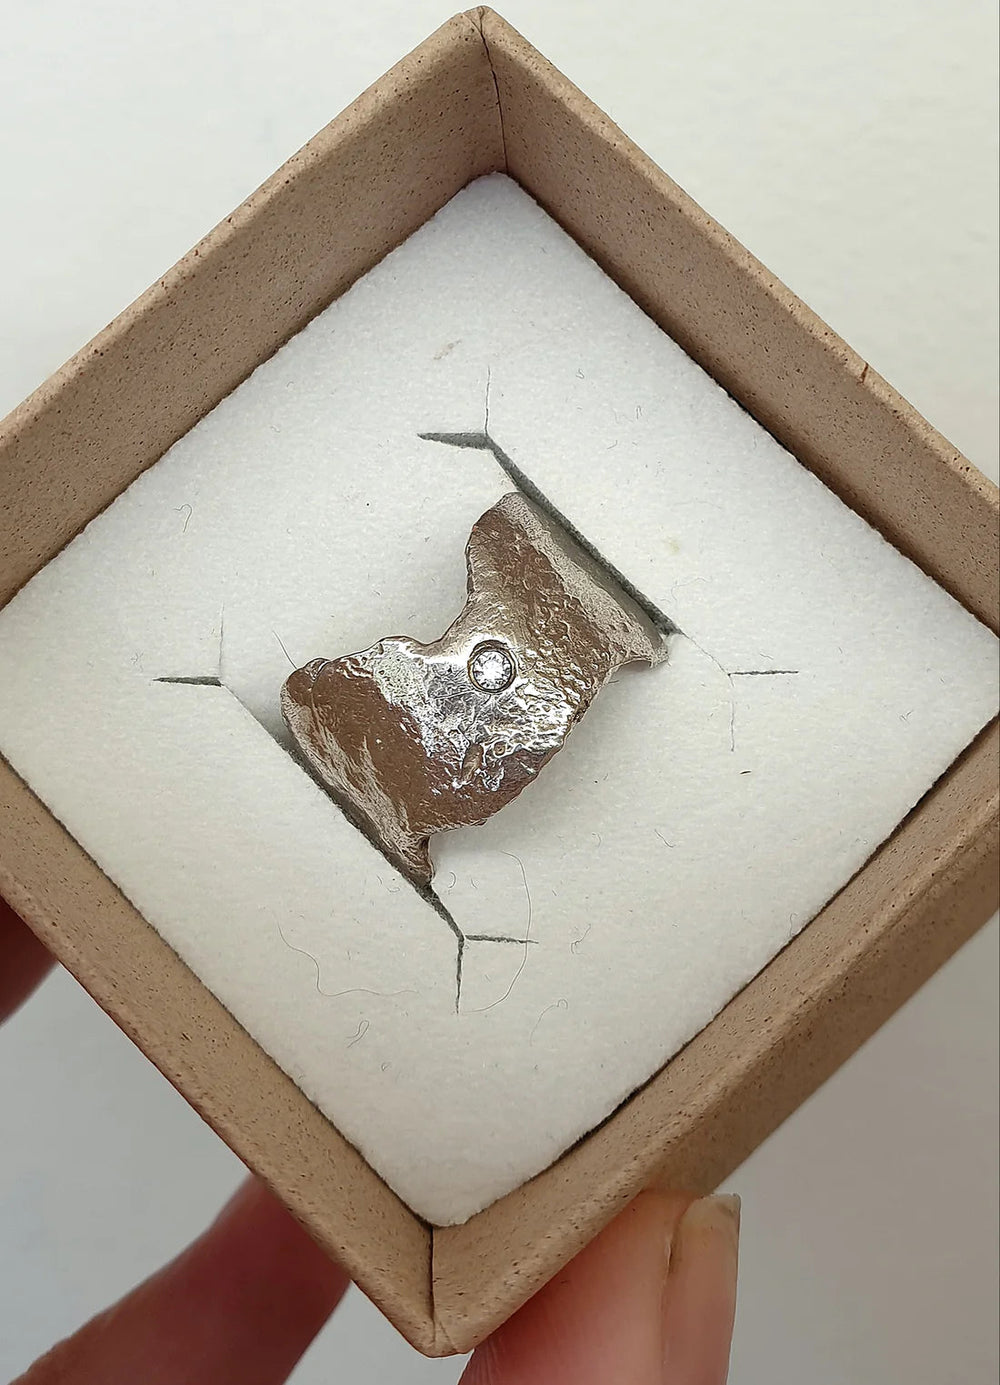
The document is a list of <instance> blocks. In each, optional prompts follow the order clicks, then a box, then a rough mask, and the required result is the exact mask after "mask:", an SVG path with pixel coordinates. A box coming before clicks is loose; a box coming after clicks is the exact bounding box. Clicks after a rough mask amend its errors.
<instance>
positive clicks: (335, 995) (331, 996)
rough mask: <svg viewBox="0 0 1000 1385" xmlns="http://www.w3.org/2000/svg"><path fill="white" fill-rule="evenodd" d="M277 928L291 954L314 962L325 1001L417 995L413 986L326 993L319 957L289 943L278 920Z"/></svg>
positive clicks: (362, 987)
mask: <svg viewBox="0 0 1000 1385" xmlns="http://www.w3.org/2000/svg"><path fill="white" fill-rule="evenodd" d="M275 927H276V928H277V930H278V935H279V937H280V938H281V941H282V942H283V943H284V944H285V946H286V947H287V948H288V950H289V951H290V952H298V953H299V954H300V955H301V956H303V957H308V958H309V960H310V962H312V964H313V966H314V967H315V968H316V978H315V980H316V991H317V994H319V995H321V996H323V998H324V999H325V1000H339V998H340V997H341V996H345V995H370V996H377V997H378V998H379V999H380V1000H392V999H394V998H395V997H396V996H399V995H416V994H417V992H416V990H415V989H414V988H413V987H412V986H404V987H403V989H402V990H399V991H376V990H373V989H372V988H371V987H369V986H347V987H346V988H345V989H344V990H342V991H324V989H323V984H322V977H323V974H322V970H321V968H320V964H319V959H318V958H317V957H314V956H313V954H312V953H311V952H308V951H307V950H306V949H305V948H304V947H298V946H296V944H295V943H292V942H289V940H288V939H287V938H286V937H285V930H284V929H283V928H282V926H281V924H280V923H278V921H277V920H275ZM348 1047H350V1045H348Z"/></svg>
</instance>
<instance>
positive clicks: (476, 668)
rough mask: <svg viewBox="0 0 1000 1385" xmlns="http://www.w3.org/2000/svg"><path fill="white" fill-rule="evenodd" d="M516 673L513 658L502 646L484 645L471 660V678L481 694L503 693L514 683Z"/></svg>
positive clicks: (473, 653)
mask: <svg viewBox="0 0 1000 1385" xmlns="http://www.w3.org/2000/svg"><path fill="white" fill-rule="evenodd" d="M516 671H517V670H516V667H515V664H514V660H513V658H512V657H511V655H510V653H509V652H508V651H507V650H506V649H504V647H503V645H501V644H482V645H480V646H479V648H478V649H474V650H473V652H472V658H471V659H470V660H469V677H470V679H471V680H472V682H473V684H474V685H475V686H476V687H477V688H478V689H479V690H480V692H486V693H496V692H503V690H504V688H509V687H510V685H511V683H513V681H514V674H515V673H516Z"/></svg>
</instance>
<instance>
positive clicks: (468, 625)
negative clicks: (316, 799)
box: [281, 491, 665, 886]
mask: <svg viewBox="0 0 1000 1385" xmlns="http://www.w3.org/2000/svg"><path fill="white" fill-rule="evenodd" d="M466 560H467V564H468V589H469V597H468V601H467V602H466V605H465V607H464V609H463V610H462V612H461V614H460V615H459V617H458V619H457V620H455V621H454V623H453V624H452V625H451V626H450V627H449V629H448V630H447V631H446V632H445V634H444V635H443V636H442V637H441V639H439V640H436V641H434V642H433V643H431V644H418V643H417V642H416V641H415V640H412V639H408V638H406V637H405V636H398V637H396V636H394V637H392V638H389V639H383V640H379V642H378V643H377V644H375V645H373V646H372V647H371V648H370V649H366V650H364V651H363V652H361V653H359V654H349V655H346V656H344V657H342V658H338V659H314V660H312V661H311V662H310V663H308V664H306V665H305V667H303V668H300V669H297V670H296V671H295V672H294V673H293V674H292V675H291V676H290V677H289V678H288V680H287V681H286V683H285V685H284V687H283V688H282V692H281V708H282V713H283V715H284V717H285V721H286V722H287V724H288V727H289V729H290V731H291V733H292V735H293V737H294V738H295V741H296V743H297V745H298V746H299V748H300V750H301V751H302V753H303V754H304V756H305V758H306V760H307V762H308V764H309V765H310V767H311V768H312V770H313V772H314V773H315V774H316V775H317V777H318V778H319V779H320V781H321V782H322V783H323V784H324V785H325V786H326V788H327V789H328V790H329V792H330V793H331V795H332V796H333V797H334V798H335V799H336V801H337V802H338V803H339V804H340V805H341V807H343V808H344V810H345V811H346V812H347V813H348V815H349V816H350V817H351V818H352V820H354V821H355V822H356V823H357V824H358V826H359V827H361V829H362V830H363V831H365V832H366V833H367V834H368V835H369V836H370V837H371V839H372V840H373V841H375V842H376V843H377V844H378V846H379V847H380V848H381V849H382V850H383V851H384V852H385V854H386V855H387V856H388V857H389V859H390V860H392V861H393V862H394V863H396V864H397V865H399V866H400V867H401V869H402V870H403V871H404V872H405V873H406V874H407V875H408V876H409V877H410V879H411V880H413V881H414V882H415V883H416V884H418V885H422V886H425V885H428V884H429V883H430V879H431V874H432V867H431V862H430V856H429V853H428V849H427V842H428V838H429V837H430V836H431V835H432V834H433V833H435V832H440V831H443V830H445V829H447V828H452V827H463V826H468V825H470V824H473V823H482V822H485V820H486V819H487V818H488V817H490V816H491V815H492V814H493V813H495V812H496V811H497V810H498V809H499V808H502V807H503V805H504V804H505V803H508V802H509V801H510V800H511V799H512V798H514V797H515V795H517V794H519V793H520V792H521V790H522V789H523V788H524V787H525V786H526V785H527V784H529V783H530V782H531V780H532V779H533V778H534V777H535V775H536V774H537V773H538V771H539V770H540V769H541V768H542V766H543V765H544V764H545V763H546V761H548V760H549V759H551V757H552V756H553V755H554V754H555V753H556V751H557V750H558V749H559V747H560V746H561V745H562V744H563V741H564V740H565V739H566V736H567V734H568V733H569V731H570V730H571V728H572V727H573V725H574V723H575V722H577V721H578V720H579V719H580V717H581V716H582V715H583V713H584V712H585V711H586V710H587V707H588V706H589V705H590V703H591V701H592V700H593V698H594V697H595V695H596V694H597V693H598V692H599V691H600V689H601V688H602V687H603V686H604V684H605V683H606V682H607V681H608V679H609V678H610V677H611V675H612V674H613V673H614V672H615V670H616V669H618V668H620V667H621V665H622V664H625V663H629V662H631V661H632V660H635V659H643V660H647V661H648V662H650V663H655V662H657V661H659V660H660V659H662V658H663V657H664V656H665V642H664V638H663V636H662V635H661V633H660V632H659V631H658V630H657V628H656V627H655V625H654V624H653V623H652V621H651V620H650V619H649V618H648V617H647V616H646V615H645V614H644V613H643V612H642V611H641V610H640V609H639V608H638V607H637V606H636V605H635V604H634V603H633V602H632V601H631V600H630V599H629V598H628V597H627V596H626V595H625V593H624V592H621V591H619V590H618V589H617V586H616V584H615V583H614V582H613V580H612V579H611V578H610V577H608V575H607V574H605V573H604V572H603V571H602V570H601V568H600V567H599V566H598V565H597V564H596V563H595V562H594V561H593V560H592V559H591V558H590V557H589V556H588V555H587V554H585V553H584V552H583V551H582V550H581V549H580V548H579V547H578V546H577V545H576V544H575V543H574V541H573V540H572V539H571V538H570V537H569V535H568V534H566V533H565V531H564V530H563V529H562V528H561V527H560V526H558V525H557V524H555V523H554V522H553V521H550V520H549V519H547V518H546V517H545V516H544V514H543V513H542V512H541V511H540V510H539V509H538V508H537V507H536V506H535V505H533V504H532V503H531V502H530V501H529V500H527V499H526V498H525V497H524V496H523V495H521V494H520V493H519V492H516V491H515V492H512V493H510V494H509V495H505V496H503V497H502V499H501V500H500V501H498V503H497V504H496V505H494V506H493V507H492V509H490V510H487V512H486V513H485V514H484V515H482V516H481V517H480V519H478V520H477V521H476V523H475V525H474V526H473V528H472V532H471V534H470V537H469V543H468V547H467V549H466ZM494 653H495V654H496V655H497V656H498V657H493V654H494ZM505 661H509V662H505ZM510 663H512V665H513V676H512V677H510V678H509V681H508V678H507V675H508V674H509V673H510ZM501 669H502V670H503V676H502V677H501V676H500V672H499V671H500V670H501ZM490 673H492V675H493V676H495V677H496V680H497V681H498V682H502V683H504V684H505V686H502V687H501V688H500V689H499V690H498V691H495V692H491V691H484V690H483V689H482V687H480V686H477V681H482V679H483V678H487V681H488V674H490Z"/></svg>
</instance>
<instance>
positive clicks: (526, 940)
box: [464, 851, 534, 1015]
mask: <svg viewBox="0 0 1000 1385" xmlns="http://www.w3.org/2000/svg"><path fill="white" fill-rule="evenodd" d="M501 855H503V856H509V857H510V859H511V860H512V861H516V862H517V866H518V869H519V870H520V872H521V882H522V884H523V885H524V896H525V899H526V900H527V902H528V917H527V920H526V922H525V926H524V937H523V938H521V939H518V940H517V941H520V942H521V944H522V945H523V947H524V955H523V957H522V958H521V961H520V964H519V966H518V968H517V971H516V972H515V973H514V976H513V979H512V980H511V983H510V985H509V986H508V987H507V989H506V990H505V991H504V993H503V995H502V996H501V997H500V998H499V1000H493V1001H491V1002H490V1004H489V1005H481V1006H478V1007H477V1008H476V1009H473V1010H467V1011H465V1012H464V1013H466V1014H470V1015H483V1014H485V1013H486V1011H487V1010H494V1009H496V1007H497V1006H498V1005H502V1004H503V1002H504V1001H505V1000H506V999H507V997H508V996H509V995H510V993H511V991H512V990H513V989H514V987H515V986H516V985H517V982H518V980H519V979H520V976H521V973H522V972H523V971H524V968H525V967H526V966H527V963H528V949H529V947H530V946H531V943H532V942H533V941H534V939H532V938H531V936H530V935H531V890H530V889H529V888H528V877H527V875H526V874H525V871H524V862H523V861H522V860H521V858H520V856H515V855H514V853H513V852H512V851H504V852H501ZM483 941H485V939H484V940H483ZM490 941H491V942H502V941H507V942H510V941H513V940H512V939H509V938H508V939H501V938H491V939H490Z"/></svg>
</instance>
